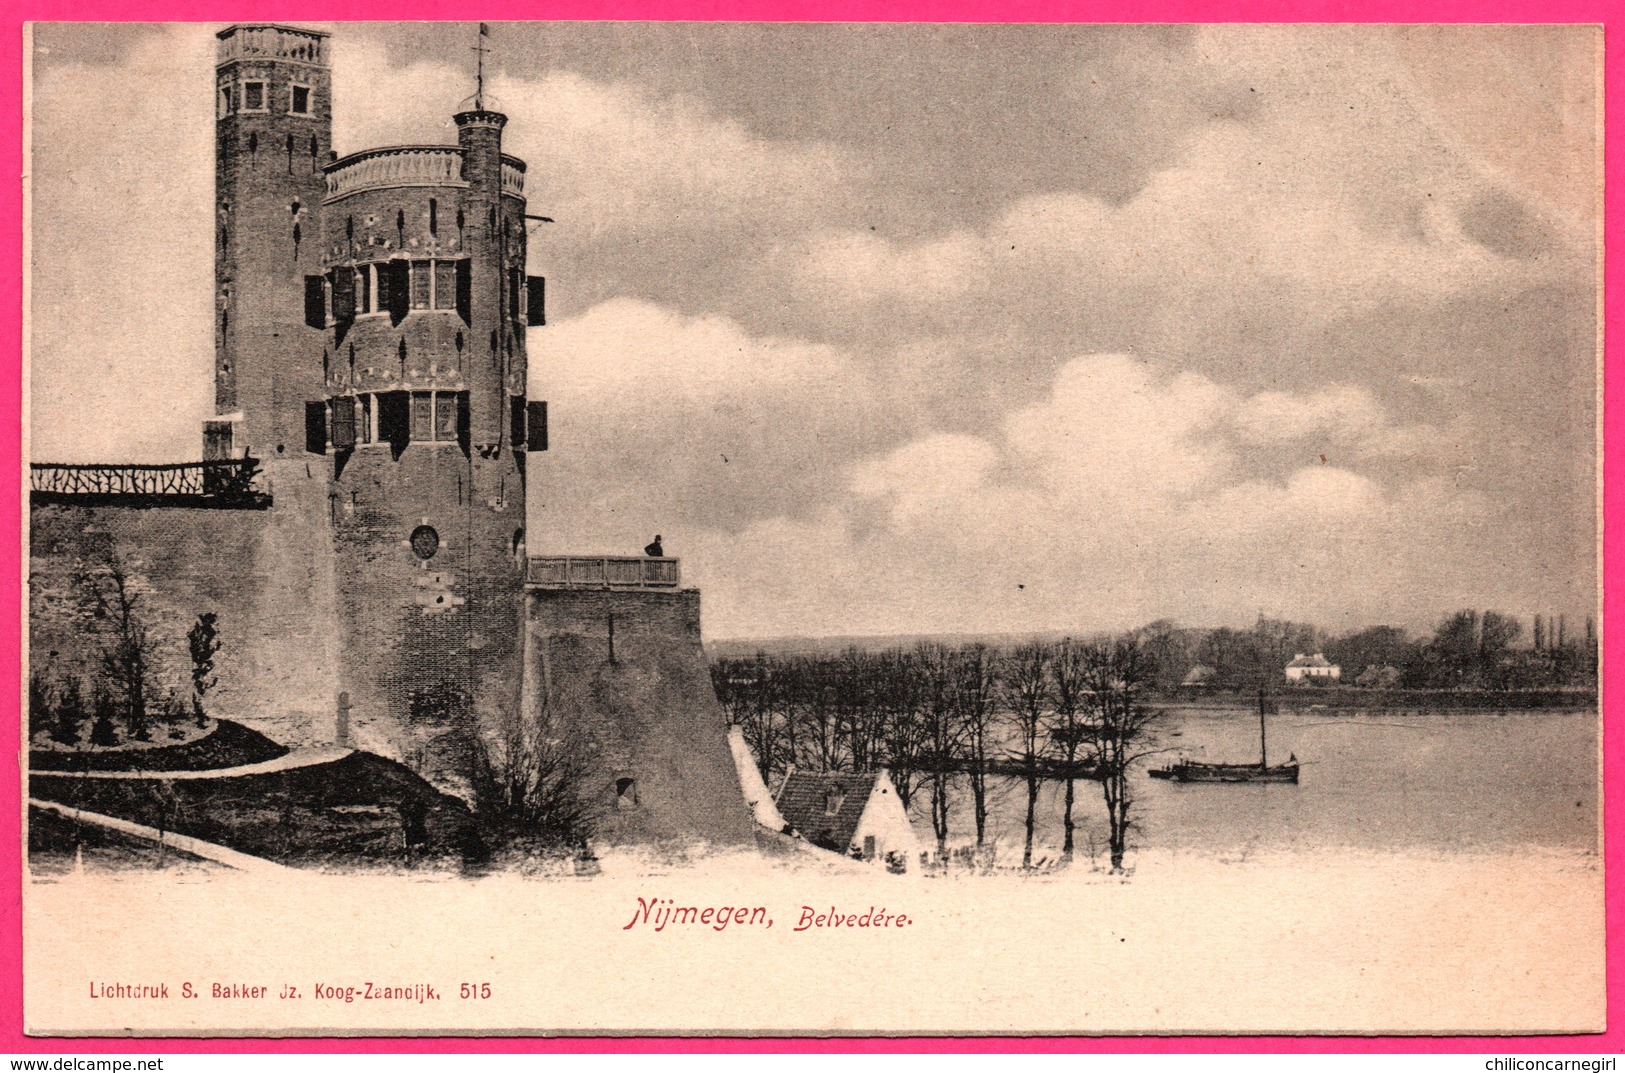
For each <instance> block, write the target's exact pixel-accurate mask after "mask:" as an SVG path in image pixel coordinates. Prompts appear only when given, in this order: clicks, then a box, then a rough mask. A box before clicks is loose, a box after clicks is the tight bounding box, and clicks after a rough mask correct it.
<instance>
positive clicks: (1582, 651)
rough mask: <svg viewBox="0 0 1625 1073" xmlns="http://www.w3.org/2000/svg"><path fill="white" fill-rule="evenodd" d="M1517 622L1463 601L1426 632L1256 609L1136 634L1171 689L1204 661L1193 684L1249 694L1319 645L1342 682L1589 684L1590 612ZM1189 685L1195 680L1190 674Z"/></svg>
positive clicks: (1592, 658)
mask: <svg viewBox="0 0 1625 1073" xmlns="http://www.w3.org/2000/svg"><path fill="white" fill-rule="evenodd" d="M1533 626H1534V628H1533V631H1532V640H1531V641H1526V640H1525V634H1524V629H1523V622H1522V621H1521V620H1520V619H1518V618H1517V617H1515V616H1513V615H1508V614H1505V613H1502V612H1499V611H1477V610H1472V609H1464V610H1460V611H1456V612H1454V613H1452V614H1449V615H1446V616H1444V617H1443V618H1442V619H1440V621H1439V623H1438V625H1437V626H1436V627H1435V628H1434V630H1433V632H1432V634H1431V635H1424V636H1415V635H1412V634H1411V633H1410V632H1409V631H1407V630H1405V629H1403V628H1401V627H1398V626H1370V627H1366V628H1363V629H1359V630H1353V631H1351V632H1348V633H1345V634H1332V633H1328V632H1327V631H1325V630H1322V629H1320V628H1319V627H1316V626H1314V625H1311V624H1309V623H1303V622H1290V621H1286V620H1282V619H1272V618H1265V617H1262V616H1260V617H1259V619H1258V621H1257V622H1256V623H1254V625H1253V626H1252V627H1251V628H1249V629H1234V628H1231V627H1220V628H1218V629H1192V628H1188V627H1181V626H1179V625H1178V624H1177V623H1174V622H1171V621H1168V620H1160V621H1157V622H1153V623H1151V624H1149V625H1147V626H1143V627H1141V628H1140V629H1138V630H1136V631H1135V633H1134V635H1135V636H1136V637H1137V638H1138V639H1139V640H1140V641H1141V643H1142V644H1144V645H1145V646H1146V647H1147V648H1148V649H1149V650H1150V651H1151V652H1152V653H1153V655H1154V656H1155V657H1156V660H1157V665H1158V668H1159V670H1158V675H1157V687H1158V688H1159V689H1160V690H1162V691H1164V692H1170V693H1171V692H1173V691H1175V690H1178V689H1180V688H1181V687H1182V686H1185V685H1187V682H1186V679H1187V677H1188V676H1189V675H1190V674H1191V671H1192V670H1193V669H1195V668H1202V672H1201V674H1200V678H1201V681H1200V683H1199V684H1200V685H1202V686H1203V687H1205V688H1210V689H1220V690H1235V691H1238V692H1245V693H1253V692H1256V691H1257V690H1258V689H1260V688H1272V687H1274V686H1277V685H1280V684H1282V674H1283V671H1284V668H1285V667H1286V664H1287V663H1288V662H1289V661H1290V660H1291V659H1292V658H1293V657H1294V656H1295V655H1298V654H1300V653H1303V654H1310V653H1317V652H1318V653H1323V654H1324V655H1325V656H1326V659H1327V660H1328V661H1329V662H1331V663H1334V664H1336V665H1338V666H1339V667H1340V668H1341V669H1342V679H1341V683H1342V684H1343V685H1345V686H1353V687H1367V688H1387V689H1487V690H1515V689H1562V688H1581V687H1588V686H1595V685H1596V682H1597V637H1596V630H1595V627H1594V625H1593V623H1592V621H1591V620H1590V619H1587V620H1585V622H1584V624H1583V626H1580V627H1578V628H1571V627H1570V626H1569V624H1568V621H1567V618H1566V616H1551V617H1543V616H1540V615H1537V616H1535V618H1534V623H1533ZM1191 684H1196V683H1191Z"/></svg>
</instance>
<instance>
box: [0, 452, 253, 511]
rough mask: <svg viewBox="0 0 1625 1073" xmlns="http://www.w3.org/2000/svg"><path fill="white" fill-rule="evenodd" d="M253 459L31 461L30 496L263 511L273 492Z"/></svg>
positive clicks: (35, 499) (94, 502)
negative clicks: (263, 487)
mask: <svg viewBox="0 0 1625 1073" xmlns="http://www.w3.org/2000/svg"><path fill="white" fill-rule="evenodd" d="M259 471H260V465H259V461H258V460H257V459H253V458H231V459H225V460H222V461H218V462H183V463H177V464H174V465H157V466H148V465H135V464H129V465H120V464H112V465H108V464H89V465H62V464H59V463H55V462H35V463H33V464H32V465H30V466H29V478H30V482H31V483H30V492H31V495H30V499H31V500H32V501H33V502H35V503H82V504H85V505H105V506H139V507H146V506H191V507H219V508H223V509H238V510H262V509H264V508H265V507H268V506H270V504H271V497H270V496H269V495H266V494H265V493H263V492H261V491H260V490H259V488H258V487H257V486H256V485H255V481H254V478H255V477H256V476H258V475H259Z"/></svg>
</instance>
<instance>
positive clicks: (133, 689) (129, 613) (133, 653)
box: [79, 559, 154, 741]
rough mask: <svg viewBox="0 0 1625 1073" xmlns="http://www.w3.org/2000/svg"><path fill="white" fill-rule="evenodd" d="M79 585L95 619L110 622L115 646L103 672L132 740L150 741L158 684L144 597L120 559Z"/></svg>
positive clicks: (110, 647) (82, 575)
mask: <svg viewBox="0 0 1625 1073" xmlns="http://www.w3.org/2000/svg"><path fill="white" fill-rule="evenodd" d="M79 584H80V588H81V590H82V591H84V592H85V594H86V595H87V596H88V597H89V600H90V603H91V605H92V607H93V608H94V614H95V617H96V618H98V619H101V620H104V621H106V622H107V623H108V625H109V628H110V629H111V631H112V635H113V637H112V643H111V644H109V645H108V646H107V648H105V649H104V650H103V652H102V669H103V671H104V672H105V673H106V676H107V680H108V682H109V683H110V685H111V687H112V690H113V692H114V693H115V695H116V696H117V697H118V698H119V700H121V701H122V702H123V704H122V707H123V709H124V719H125V726H126V728H127V729H128V730H129V732H130V735H131V736H132V737H134V738H135V739H137V740H138V741H146V740H147V738H148V737H149V736H150V733H149V722H150V720H149V713H148V710H147V709H148V702H149V698H150V696H151V694H152V691H153V685H154V684H153V680H152V666H151V664H152V660H151V656H152V652H151V644H150V643H149V641H148V639H147V627H146V624H145V623H143V622H142V621H141V616H140V614H139V613H138V612H137V611H136V605H137V604H138V603H139V602H140V600H141V597H140V595H139V594H138V593H137V592H136V590H135V586H134V585H133V584H132V583H131V581H130V577H129V575H128V574H127V573H126V571H125V569H124V566H123V564H122V563H120V562H119V561H118V560H117V559H113V560H111V561H110V562H109V563H108V564H107V566H106V567H105V568H103V569H102V570H99V571H94V570H86V571H83V572H81V573H80V575H79Z"/></svg>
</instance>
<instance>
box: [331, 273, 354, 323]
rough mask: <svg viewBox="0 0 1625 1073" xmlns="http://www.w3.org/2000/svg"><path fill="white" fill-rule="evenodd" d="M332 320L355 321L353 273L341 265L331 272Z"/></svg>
mask: <svg viewBox="0 0 1625 1073" xmlns="http://www.w3.org/2000/svg"><path fill="white" fill-rule="evenodd" d="M333 319H334V320H354V319H355V272H354V271H352V270H351V269H349V268H345V267H343V266H342V265H341V266H339V267H338V268H335V269H334V270H333Z"/></svg>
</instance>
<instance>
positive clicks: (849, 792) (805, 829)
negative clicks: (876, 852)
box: [776, 771, 879, 853]
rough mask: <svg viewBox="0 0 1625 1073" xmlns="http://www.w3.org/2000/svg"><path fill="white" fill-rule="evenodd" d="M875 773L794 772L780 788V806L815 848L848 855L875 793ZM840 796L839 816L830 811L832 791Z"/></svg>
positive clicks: (876, 776)
mask: <svg viewBox="0 0 1625 1073" xmlns="http://www.w3.org/2000/svg"><path fill="white" fill-rule="evenodd" d="M878 778H879V776H878V775H877V774H875V773H874V772H869V773H868V774H865V775H847V774H842V773H833V774H827V775H814V774H811V773H803V772H800V771H792V772H791V773H790V774H789V776H788V777H787V778H786V779H785V780H784V785H783V786H781V787H779V794H778V798H777V801H776V803H777V805H778V807H779V814H780V815H782V816H783V817H784V822H785V823H788V824H789V825H790V826H791V827H792V828H794V829H795V830H796V832H797V833H799V834H800V835H801V837H802V838H805V839H806V840H807V841H809V842H811V843H812V844H813V845H815V846H822V847H824V848H825V849H831V850H834V851H835V852H836V853H845V852H846V851H847V848H848V847H849V846H851V845H852V839H853V837H854V836H855V835H856V834H857V831H858V821H860V820H861V819H863V810H864V808H865V806H867V805H868V803H869V795H870V794H871V793H872V792H873V791H874V788H875V780H876V779H878ZM832 790H833V791H834V792H835V793H836V794H837V795H839V798H840V801H839V804H838V806H837V808H836V811H835V814H834V815H830V814H829V810H828V805H829V795H830V791H832Z"/></svg>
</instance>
